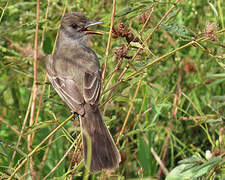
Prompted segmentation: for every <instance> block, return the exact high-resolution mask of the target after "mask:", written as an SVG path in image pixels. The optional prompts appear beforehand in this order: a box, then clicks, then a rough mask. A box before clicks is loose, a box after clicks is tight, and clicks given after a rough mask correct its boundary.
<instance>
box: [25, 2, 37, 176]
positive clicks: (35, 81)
mask: <svg viewBox="0 0 225 180" xmlns="http://www.w3.org/2000/svg"><path fill="white" fill-rule="evenodd" d="M36 5H37V7H36V30H35V40H34V61H33V71H34V74H33V76H34V82H33V88H32V105H31V114H30V123H29V126H30V127H32V126H33V124H34V114H35V106H36V98H37V88H38V87H37V59H38V32H39V17H40V1H39V0H37V4H36ZM34 134H35V132H34V133H32V134H30V135H28V136H27V141H28V151H29V152H30V151H31V150H32V144H33V137H34ZM30 159H31V160H32V156H31V157H30ZM30 169H31V178H32V179H33V180H35V170H34V167H33V164H32V163H31V162H30Z"/></svg>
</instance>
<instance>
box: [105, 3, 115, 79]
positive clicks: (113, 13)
mask: <svg viewBox="0 0 225 180" xmlns="http://www.w3.org/2000/svg"><path fill="white" fill-rule="evenodd" d="M115 12H116V0H113V9H112V17H111V25H110V31H109V38H108V43H107V47H106V54H105V55H106V58H105V63H104V68H103V72H102V81H104V79H105V74H106V68H107V63H108V59H109V49H110V43H111V39H112V29H113V24H114V18H115Z"/></svg>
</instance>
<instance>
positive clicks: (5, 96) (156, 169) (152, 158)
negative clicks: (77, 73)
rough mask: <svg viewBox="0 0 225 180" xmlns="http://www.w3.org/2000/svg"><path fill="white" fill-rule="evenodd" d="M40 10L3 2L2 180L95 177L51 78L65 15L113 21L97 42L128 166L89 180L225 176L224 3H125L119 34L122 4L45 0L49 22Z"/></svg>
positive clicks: (113, 124)
mask: <svg viewBox="0 0 225 180" xmlns="http://www.w3.org/2000/svg"><path fill="white" fill-rule="evenodd" d="M36 4H37V2H36V1H34V0H32V1H25V0H11V1H9V0H8V1H7V0H1V3H0V7H1V9H0V34H1V36H0V82H1V83H0V179H9V177H11V178H12V179H83V178H84V179H88V173H86V174H85V169H84V163H83V159H82V146H81V136H80V128H79V120H78V119H77V118H76V119H75V120H74V119H72V118H71V117H70V110H69V108H68V107H67V106H66V105H65V104H63V102H62V101H61V99H60V98H59V97H58V95H57V94H56V92H55V91H54V89H53V87H52V86H51V85H50V84H49V83H48V80H47V78H46V74H45V66H44V61H45V57H46V55H48V54H51V53H52V51H54V42H55V38H56V35H57V31H58V29H59V26H60V20H61V17H62V15H63V12H64V10H65V11H66V12H73V11H80V12H83V13H84V14H85V15H86V16H87V17H88V18H89V19H93V20H101V21H103V22H104V24H103V25H101V26H98V27H96V28H98V31H100V32H103V33H104V35H103V36H93V37H92V38H91V41H90V44H91V47H92V48H93V49H94V51H95V52H96V54H97V55H98V57H99V60H100V62H101V64H102V69H103V78H104V79H103V84H102V86H103V87H102V98H101V103H100V104H101V107H100V109H101V112H102V114H103V116H104V120H105V121H106V123H107V125H108V127H109V129H110V131H111V133H112V135H113V137H114V139H115V142H117V145H118V147H119V150H120V153H121V157H122V161H121V164H120V167H119V169H117V170H116V171H115V172H113V173H108V172H102V173H99V174H95V175H90V177H89V179H93V180H94V179H167V180H175V179H176V180H178V179H179V180H180V179H223V178H225V125H224V123H225V20H224V19H225V18H224V16H225V6H224V2H223V1H222V0H211V1H208V0H198V1H196V0H141V1H134V0H130V1H125V0H120V1H117V2H116V9H115V16H113V17H114V22H113V25H114V28H113V30H112V34H111V32H110V24H111V22H112V19H111V17H112V10H113V2H112V1H103V0H102V1H97V0H92V1H89V0H83V1H79V0H77V1H76V2H75V1H72V0H65V1H60V0H53V1H41V3H40V7H39V8H38V10H39V11H40V18H37V17H38V15H37V14H36V12H37V10H36ZM37 25H39V26H37ZM35 34H36V35H37V36H36V38H35ZM109 35H110V37H112V38H111V39H109ZM111 35H112V36H111ZM107 42H110V45H107ZM37 50H38V54H37ZM62 123H64V125H62ZM43 140H44V141H43ZM168 173H169V175H168V176H167V174H168ZM12 176H13V177H12Z"/></svg>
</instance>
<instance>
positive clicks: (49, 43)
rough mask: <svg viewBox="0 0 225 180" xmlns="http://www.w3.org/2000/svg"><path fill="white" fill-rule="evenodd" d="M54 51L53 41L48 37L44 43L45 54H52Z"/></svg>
mask: <svg viewBox="0 0 225 180" xmlns="http://www.w3.org/2000/svg"><path fill="white" fill-rule="evenodd" d="M52 49H53V45H52V39H51V38H50V37H48V36H47V37H46V38H45V40H44V43H43V52H44V53H45V54H51V53H52Z"/></svg>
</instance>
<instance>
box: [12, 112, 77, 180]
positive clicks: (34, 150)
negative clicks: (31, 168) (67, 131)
mask: <svg viewBox="0 0 225 180" xmlns="http://www.w3.org/2000/svg"><path fill="white" fill-rule="evenodd" d="M73 117H74V114H72V115H71V116H70V117H68V118H67V119H66V120H65V121H63V122H62V123H61V124H60V125H59V126H58V127H56V128H55V129H54V130H53V131H52V132H51V133H50V134H49V135H48V136H47V137H46V138H45V139H44V140H43V141H41V143H40V144H38V145H37V146H36V147H35V148H34V149H33V150H32V151H31V152H30V153H29V154H28V155H27V157H28V158H30V157H31V156H32V155H33V154H34V153H35V152H36V151H38V150H39V148H40V147H41V146H42V145H43V144H44V143H45V142H46V141H47V140H48V139H49V138H50V137H52V136H53V135H54V134H55V133H56V132H57V131H58V130H59V129H61V128H62V127H63V126H64V125H65V124H66V123H67V122H69V121H70V120H71V119H72V118H73ZM28 158H25V159H24V160H23V161H22V162H21V163H20V164H19V166H18V167H17V168H16V169H15V171H14V172H13V173H12V174H11V176H10V177H9V179H8V180H11V179H12V178H13V177H14V176H15V174H16V173H17V172H18V171H19V169H20V168H21V167H22V166H23V165H24V164H25V163H26V162H27V160H28Z"/></svg>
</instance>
